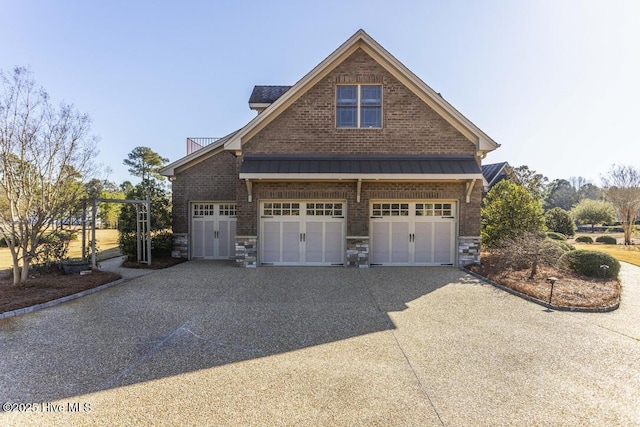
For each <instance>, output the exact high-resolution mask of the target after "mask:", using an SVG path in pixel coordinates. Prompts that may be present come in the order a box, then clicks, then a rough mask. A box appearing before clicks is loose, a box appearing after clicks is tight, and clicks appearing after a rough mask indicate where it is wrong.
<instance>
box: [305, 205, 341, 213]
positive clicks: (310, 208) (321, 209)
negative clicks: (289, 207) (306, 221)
mask: <svg viewBox="0 0 640 427" xmlns="http://www.w3.org/2000/svg"><path fill="white" fill-rule="evenodd" d="M307 215H312V216H342V203H307Z"/></svg>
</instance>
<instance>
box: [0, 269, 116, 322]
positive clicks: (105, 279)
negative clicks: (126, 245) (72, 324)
mask: <svg viewBox="0 0 640 427" xmlns="http://www.w3.org/2000/svg"><path fill="white" fill-rule="evenodd" d="M120 277H121V276H120V275H119V274H116V273H111V272H107V271H100V270H93V271H92V272H91V274H86V275H82V276H81V275H79V274H73V275H66V274H64V273H63V272H62V271H60V270H50V271H48V272H47V273H46V274H44V273H43V274H40V275H34V276H32V278H30V279H29V280H28V281H27V283H25V284H22V285H19V286H14V285H13V279H11V278H2V279H0V313H5V312H7V311H12V310H17V309H19V308H24V307H31V306H32V305H36V304H41V303H43V302H47V301H52V300H54V299H58V298H62V297H66V296H67V295H72V294H75V293H78V292H81V291H84V290H87V289H91V288H95V287H98V286H100V285H104V284H105V283H110V282H114V281H116V280H118V279H119V278H120Z"/></svg>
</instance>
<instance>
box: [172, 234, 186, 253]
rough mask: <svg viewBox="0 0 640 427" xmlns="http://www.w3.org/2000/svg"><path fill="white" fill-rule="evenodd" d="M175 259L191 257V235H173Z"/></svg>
mask: <svg viewBox="0 0 640 427" xmlns="http://www.w3.org/2000/svg"><path fill="white" fill-rule="evenodd" d="M171 256H172V257H173V258H188V257H189V235H188V234H187V233H173V251H171Z"/></svg>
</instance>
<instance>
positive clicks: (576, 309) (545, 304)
mask: <svg viewBox="0 0 640 427" xmlns="http://www.w3.org/2000/svg"><path fill="white" fill-rule="evenodd" d="M460 269H461V270H462V271H464V272H465V273H468V274H470V275H472V276H473V277H475V278H476V279H480V280H482V281H483V282H485V283H488V284H490V285H492V286H494V287H496V288H498V289H501V290H503V291H505V292H508V293H510V294H511V295H515V296H517V297H520V298H522V299H525V300H527V301H529V302H533V303H535V304H538V305H541V306H543V307H546V308H548V309H550V310H556V311H571V312H579V313H609V312H611V311H614V310H617V309H618V308H619V307H620V298H618V301H617V302H616V303H615V304H613V305H610V306H608V307H568V306H564V305H553V304H549V303H548V302H545V301H542V300H539V299H538V298H534V297H532V296H530V295H527V294H523V293H522V292H518V291H516V290H514V289H511V288H509V287H507V286H504V285H501V284H499V283H496V282H494V281H492V280H489V279H487V278H486V277H484V276H481V275H479V274H478V273H475V272H473V271H470V270H467V269H466V268H464V267H461V268H460Z"/></svg>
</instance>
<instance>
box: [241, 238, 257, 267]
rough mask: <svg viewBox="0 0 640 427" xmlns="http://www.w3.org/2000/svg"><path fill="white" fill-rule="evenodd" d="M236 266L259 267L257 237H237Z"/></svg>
mask: <svg viewBox="0 0 640 427" xmlns="http://www.w3.org/2000/svg"><path fill="white" fill-rule="evenodd" d="M236 265H237V266H238V267H243V268H256V267H257V266H258V237H257V236H236Z"/></svg>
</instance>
